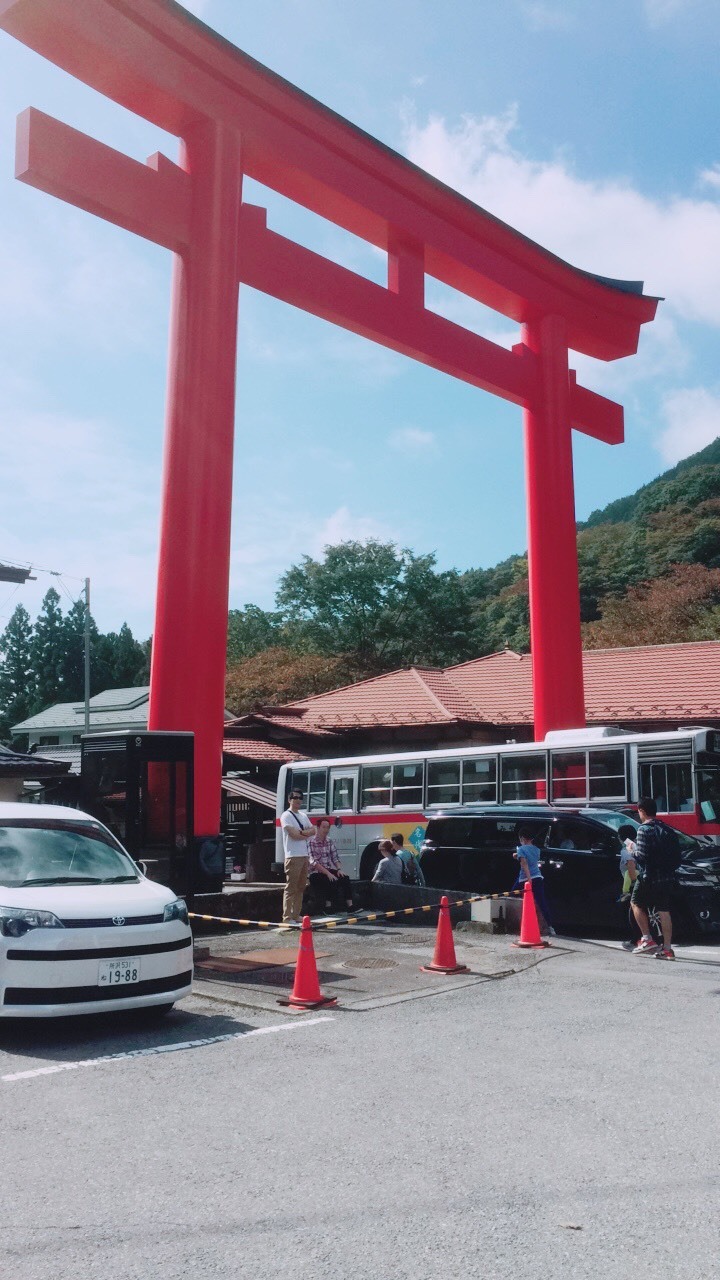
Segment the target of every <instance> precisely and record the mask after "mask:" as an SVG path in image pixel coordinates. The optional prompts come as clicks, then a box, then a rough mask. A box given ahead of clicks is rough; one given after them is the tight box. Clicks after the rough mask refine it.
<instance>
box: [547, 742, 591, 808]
mask: <svg viewBox="0 0 720 1280" xmlns="http://www.w3.org/2000/svg"><path fill="white" fill-rule="evenodd" d="M552 797H553V800H554V801H562V800H587V754H586V752H585V751H553V753H552Z"/></svg>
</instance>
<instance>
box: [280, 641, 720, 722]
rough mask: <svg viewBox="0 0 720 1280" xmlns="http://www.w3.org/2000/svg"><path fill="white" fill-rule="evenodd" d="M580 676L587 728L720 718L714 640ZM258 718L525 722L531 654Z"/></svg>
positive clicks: (392, 675) (362, 688)
mask: <svg viewBox="0 0 720 1280" xmlns="http://www.w3.org/2000/svg"><path fill="white" fill-rule="evenodd" d="M583 669H584V673H585V698H586V705H587V719H588V722H589V723H590V724H602V723H607V722H612V721H613V720H633V721H642V720H647V721H657V720H686V721H694V722H696V723H701V722H703V721H706V720H717V719H720V642H718V641H714V640H705V641H698V642H695V643H689V644H664V645H641V646H638V647H637V648H625V649H590V650H587V651H586V652H585V653H584V654H583ZM298 711H300V712H301V713H302V714H301V715H300V716H298ZM262 718H263V719H264V720H265V721H266V723H267V724H268V725H270V724H275V725H278V726H282V727H285V728H294V729H295V730H296V731H298V730H300V731H304V732H306V733H308V732H309V733H317V732H322V731H323V730H324V731H326V732H327V731H328V730H333V729H336V730H343V729H345V730H347V729H355V728H357V729H360V728H373V727H375V726H376V727H378V728H382V727H388V726H393V725H398V726H400V725H413V724H426V725H433V724H438V725H440V724H453V723H457V722H461V723H470V724H516V725H522V724H528V725H529V724H532V663H531V659H530V655H529V654H519V653H514V652H513V651H512V650H510V649H505V650H504V651H503V652H501V653H492V654H489V655H488V656H487V657H485V658H474V659H472V660H471V661H470V662H463V663H460V664H459V665H458V666H455V667H448V668H447V669H446V670H445V671H440V670H436V669H434V668H429V667H411V668H410V669H409V670H406V671H390V672H389V673H388V674H387V675H384V676H376V677H374V678H373V679H371V680H362V681H360V682H359V683H358V684H353V685H345V686H344V687H342V688H340V689H333V690H332V691H331V692H330V693H320V694H315V695H313V696H312V697H309V698H304V699H301V700H300V701H299V702H295V703H292V704H291V706H290V707H278V708H277V710H276V711H273V709H272V708H270V707H267V708H263V713H262Z"/></svg>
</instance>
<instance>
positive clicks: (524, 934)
mask: <svg viewBox="0 0 720 1280" xmlns="http://www.w3.org/2000/svg"><path fill="white" fill-rule="evenodd" d="M512 945H513V946H514V947H546V946H547V945H548V944H547V942H543V940H542V938H541V937H540V925H539V924H538V918H537V911H536V910H535V895H534V893H533V891H532V883H531V882H530V880H526V881H525V889H524V890H523V907H522V919H521V921H520V938H519V940H518V941H517V942H513V943H512Z"/></svg>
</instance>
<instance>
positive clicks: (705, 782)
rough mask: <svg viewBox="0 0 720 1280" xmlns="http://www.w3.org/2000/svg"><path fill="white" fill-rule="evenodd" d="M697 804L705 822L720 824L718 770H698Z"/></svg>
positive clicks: (719, 781) (719, 775) (719, 770)
mask: <svg viewBox="0 0 720 1280" xmlns="http://www.w3.org/2000/svg"><path fill="white" fill-rule="evenodd" d="M697 788H698V802H699V804H700V808H701V811H702V816H703V820H704V821H705V822H720V769H700V770H699V771H698V775H697Z"/></svg>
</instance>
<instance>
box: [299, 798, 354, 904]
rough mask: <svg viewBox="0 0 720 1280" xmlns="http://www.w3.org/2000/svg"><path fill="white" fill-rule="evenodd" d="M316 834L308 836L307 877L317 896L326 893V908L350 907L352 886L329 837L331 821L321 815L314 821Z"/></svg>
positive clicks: (333, 842)
mask: <svg viewBox="0 0 720 1280" xmlns="http://www.w3.org/2000/svg"><path fill="white" fill-rule="evenodd" d="M315 830H316V831H317V835H315V836H313V838H312V840H308V843H307V851H308V857H309V859H310V865H309V878H310V884H311V885H312V887H313V889H314V890H315V892H316V893H317V894H318V896H322V895H323V894H324V895H325V906H326V908H327V910H328V911H332V910H333V904H335V910H336V911H342V910H343V908H344V907H345V908H347V910H348V911H352V905H353V903H352V888H351V886H350V879H349V877H348V876H346V875H344V874H343V870H342V867H341V865H340V859H339V857H338V851H337V848H336V845H335V841H334V840H330V839H329V831H330V821H329V819H328V818H321V819H320V821H319V822H317V823H316V824H315Z"/></svg>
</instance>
